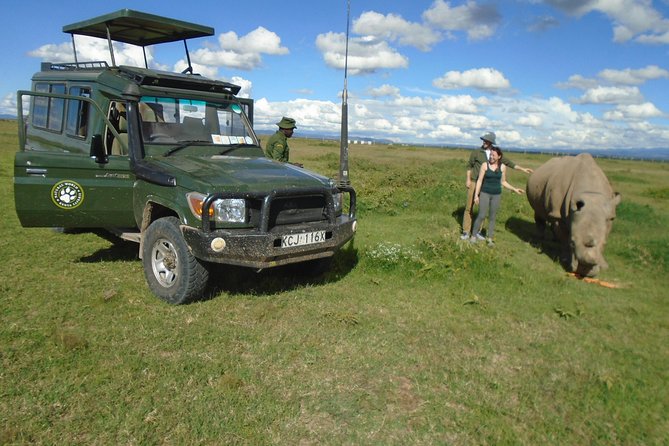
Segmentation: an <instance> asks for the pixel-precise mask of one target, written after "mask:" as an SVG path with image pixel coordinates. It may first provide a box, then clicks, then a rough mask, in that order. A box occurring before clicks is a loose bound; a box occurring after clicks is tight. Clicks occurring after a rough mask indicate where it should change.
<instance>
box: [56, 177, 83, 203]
mask: <svg viewBox="0 0 669 446" xmlns="http://www.w3.org/2000/svg"><path fill="white" fill-rule="evenodd" d="M51 201H53V204H55V205H56V206H58V207H59V208H61V209H74V208H76V207H77V206H79V205H80V204H81V203H83V201H84V189H83V188H82V187H81V186H80V185H79V183H77V182H75V181H72V180H63V181H59V182H57V183H56V184H54V185H53V187H52V188H51Z"/></svg>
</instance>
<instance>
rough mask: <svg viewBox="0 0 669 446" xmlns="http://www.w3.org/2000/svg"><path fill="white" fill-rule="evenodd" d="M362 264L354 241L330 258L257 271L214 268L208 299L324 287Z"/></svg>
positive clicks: (242, 268)
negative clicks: (315, 286)
mask: <svg viewBox="0 0 669 446" xmlns="http://www.w3.org/2000/svg"><path fill="white" fill-rule="evenodd" d="M357 264H358V250H357V248H355V246H354V242H353V241H351V242H349V243H348V244H347V245H345V246H344V247H343V248H342V249H340V250H339V251H337V252H336V253H335V255H334V256H333V257H332V258H330V259H321V260H317V261H311V262H302V263H296V264H292V265H285V266H278V267H276V268H269V269H265V270H261V271H257V270H255V269H252V268H244V267H240V266H231V265H219V264H215V265H212V270H211V276H210V277H211V284H210V290H209V293H207V295H206V296H205V297H204V298H203V299H202V300H208V299H212V298H215V297H217V296H218V295H220V294H227V295H228V296H234V295H238V294H254V295H259V296H263V295H272V294H276V293H281V292H285V291H290V290H293V289H296V288H301V287H304V286H307V285H323V284H327V283H334V282H337V281H339V280H341V279H342V278H343V277H345V276H346V275H347V274H348V273H350V272H351V271H352V270H353V268H355V266H356V265H357Z"/></svg>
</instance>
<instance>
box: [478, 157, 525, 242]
mask: <svg viewBox="0 0 669 446" xmlns="http://www.w3.org/2000/svg"><path fill="white" fill-rule="evenodd" d="M502 186H504V187H505V188H507V189H509V190H511V191H513V192H515V193H517V194H523V193H525V191H524V190H523V189H518V188H516V187H514V186H512V185H510V184H509V183H508V182H507V181H506V166H505V165H504V164H502V150H501V149H500V148H499V147H494V146H493V147H492V149H491V151H490V158H489V160H488V162H487V163H484V164H482V165H481V170H480V172H479V177H478V180H477V181H476V191H475V192H474V203H476V204H478V205H479V214H478V216H477V217H476V221H474V227H473V231H472V237H471V238H470V239H469V241H471V242H472V243H476V242H477V241H478V240H488V244H489V245H492V244H493V235H494V233H495V217H496V215H497V209H499V204H500V201H501V198H502ZM486 216H487V217H488V233H487V234H486V235H487V236H488V237H487V239H486V237H483V235H481V232H480V231H481V225H482V224H483V220H484V219H485V218H486Z"/></svg>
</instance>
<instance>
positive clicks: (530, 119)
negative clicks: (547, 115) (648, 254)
mask: <svg viewBox="0 0 669 446" xmlns="http://www.w3.org/2000/svg"><path fill="white" fill-rule="evenodd" d="M543 123H544V120H543V119H542V118H541V116H539V115H526V116H521V117H520V118H518V120H516V124H517V125H520V126H523V127H541V124H543Z"/></svg>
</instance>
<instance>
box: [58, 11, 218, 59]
mask: <svg viewBox="0 0 669 446" xmlns="http://www.w3.org/2000/svg"><path fill="white" fill-rule="evenodd" d="M63 32H65V33H69V34H70V35H72V45H73V46H74V56H75V60H76V58H77V57H76V54H77V50H76V46H75V45H74V35H75V34H76V35H82V36H90V37H98V38H101V39H107V40H108V41H109V51H110V53H111V58H112V65H114V66H115V65H116V62H115V60H114V50H113V48H112V44H111V41H112V40H113V41H117V42H124V43H129V44H132V45H137V46H141V47H142V49H144V47H146V46H148V45H155V44H158V43H168V42H176V41H179V40H183V42H184V47H185V48H186V57H187V59H188V69H187V70H188V71H190V72H192V67H191V63H190V55H189V54H188V46H187V45H186V40H187V39H193V38H196V37H208V36H213V35H214V28H211V27H209V26H204V25H197V24H195V23H189V22H184V21H181V20H176V19H170V18H167V17H161V16H157V15H153V14H147V13H145V12H139V11H133V10H132V9H121V10H119V11H116V12H112V13H110V14H105V15H101V16H98V17H94V18H92V19H89V20H84V21H82V22H77V23H73V24H71V25H65V26H63ZM144 62H145V64H146V65H148V64H147V63H146V50H145V52H144ZM147 68H148V66H147Z"/></svg>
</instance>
